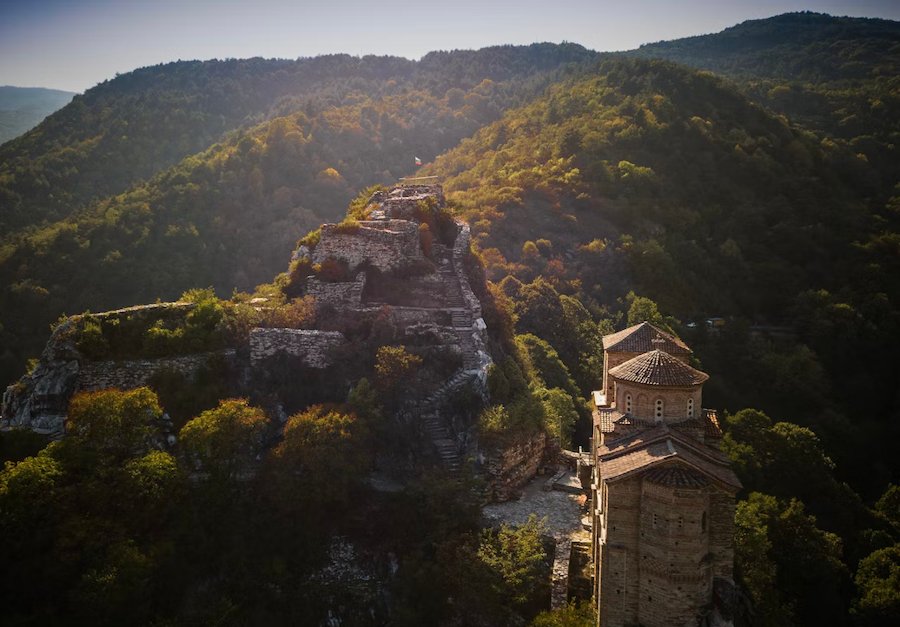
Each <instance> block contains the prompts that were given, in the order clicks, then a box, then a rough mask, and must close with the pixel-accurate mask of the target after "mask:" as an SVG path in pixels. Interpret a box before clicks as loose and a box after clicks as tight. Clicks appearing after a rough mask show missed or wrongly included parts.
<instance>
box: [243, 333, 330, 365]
mask: <svg viewBox="0 0 900 627" xmlns="http://www.w3.org/2000/svg"><path fill="white" fill-rule="evenodd" d="M345 341H346V338H344V335H343V334H342V333H339V332H337V331H308V330H305V329H262V328H257V329H252V330H251V331H250V365H251V366H256V365H257V364H259V362H261V361H262V360H264V359H266V358H268V357H272V356H274V355H276V354H277V353H286V354H288V355H291V356H293V357H300V358H302V360H303V363H304V364H305V365H307V366H309V367H311V368H327V367H328V366H329V365H331V353H332V350H333V349H335V348H337V347H338V346H341V345H342V344H344V342H345Z"/></svg>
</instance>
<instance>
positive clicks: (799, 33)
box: [627, 12, 900, 201]
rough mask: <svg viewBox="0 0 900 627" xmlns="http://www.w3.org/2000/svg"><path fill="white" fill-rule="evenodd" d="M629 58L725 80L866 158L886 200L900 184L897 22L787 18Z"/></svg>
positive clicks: (643, 50) (650, 48)
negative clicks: (661, 62)
mask: <svg viewBox="0 0 900 627" xmlns="http://www.w3.org/2000/svg"><path fill="white" fill-rule="evenodd" d="M627 54H629V55H633V56H638V57H643V58H653V59H667V60H669V61H675V62H677V63H681V64H684V65H688V66H691V67H694V68H697V69H702V70H709V71H712V72H715V73H717V74H720V75H722V76H726V77H728V78H729V79H731V80H733V81H735V83H736V84H737V85H738V86H739V87H740V88H741V90H742V91H743V92H744V93H745V94H746V95H747V96H749V97H750V98H751V99H753V100H754V101H756V102H758V103H759V104H761V105H763V106H765V107H766V108H768V109H770V110H772V111H774V112H776V113H780V114H782V115H785V116H787V117H788V118H790V120H791V121H792V122H793V123H795V124H798V125H800V126H803V127H805V128H807V129H808V130H811V131H813V132H815V133H816V134H817V135H818V136H819V138H820V139H821V140H826V141H827V142H832V141H834V142H837V143H838V144H842V145H844V146H846V147H849V148H850V149H852V150H853V152H855V153H858V154H862V155H864V156H865V158H866V159H867V160H868V162H869V163H870V164H871V166H873V167H872V168H871V170H870V176H871V177H872V179H873V181H874V182H877V183H878V184H879V186H880V187H881V200H882V201H885V200H886V199H887V197H888V196H889V195H890V194H891V193H892V188H893V186H894V185H895V184H896V182H897V181H898V180H900V22H895V21H891V20H882V19H871V18H851V17H832V16H830V15H824V14H821V13H809V12H804V13H786V14H784V15H778V16H775V17H771V18H768V19H764V20H751V21H747V22H743V23H741V24H738V25H736V26H733V27H731V28H726V29H725V30H723V31H722V32H720V33H715V34H713V35H702V36H698V37H687V38H685V39H677V40H674V41H662V42H659V43H654V44H647V45H644V46H641V47H640V48H638V49H637V50H634V51H632V52H629V53H627Z"/></svg>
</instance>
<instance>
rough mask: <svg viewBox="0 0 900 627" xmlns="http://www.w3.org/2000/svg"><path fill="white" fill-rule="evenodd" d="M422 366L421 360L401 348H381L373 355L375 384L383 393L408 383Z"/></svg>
mask: <svg viewBox="0 0 900 627" xmlns="http://www.w3.org/2000/svg"><path fill="white" fill-rule="evenodd" d="M421 365H422V358H421V357H419V356H418V355H413V354H411V353H409V352H407V350H406V349H405V348H404V347H402V346H382V347H381V348H379V349H378V353H377V354H376V355H375V382H376V384H377V385H378V387H379V389H381V390H383V391H385V392H391V391H393V390H394V389H395V388H396V387H397V386H399V385H400V384H401V383H403V382H404V381H406V382H408V381H409V380H410V378H411V377H412V375H413V374H414V373H415V371H416V370H418V369H419V367H420V366H421Z"/></svg>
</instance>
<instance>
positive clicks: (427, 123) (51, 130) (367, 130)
mask: <svg viewBox="0 0 900 627" xmlns="http://www.w3.org/2000/svg"><path fill="white" fill-rule="evenodd" d="M592 56H594V53H591V52H589V51H586V50H585V49H584V48H581V47H580V46H575V45H568V44H564V45H561V46H556V45H549V44H546V45H545V44H535V45H533V46H527V47H518V48H516V47H512V46H501V47H497V48H487V49H484V50H481V51H478V52H453V53H432V54H429V55H426V56H425V57H424V58H423V59H422V60H421V61H420V62H418V63H413V62H410V61H407V60H405V59H396V58H376V57H364V58H362V59H358V58H353V57H349V56H346V55H343V56H334V57H318V58H315V59H308V60H300V61H297V62H287V61H264V60H262V59H251V60H247V61H224V62H207V63H199V62H193V63H187V62H184V63H176V64H170V65H166V66H158V67H154V68H145V69H142V70H137V71H136V72H133V73H131V74H127V75H123V76H119V77H117V78H116V79H114V80H112V81H110V82H108V83H104V84H102V85H100V86H98V87H96V88H95V89H93V90H89V91H88V92H87V93H86V94H85V95H84V96H82V97H79V98H76V100H75V101H74V102H73V103H72V104H70V105H69V106H67V107H65V108H64V109H63V110H62V111H59V112H58V113H57V114H55V115H54V116H51V117H50V118H49V119H48V120H47V121H45V122H44V123H43V124H41V125H40V126H39V127H38V128H37V129H35V130H34V131H32V132H30V133H28V134H26V135H25V136H23V137H21V138H19V139H18V140H16V141H14V142H10V143H9V144H7V145H5V146H3V148H2V149H0V208H2V210H0V223H2V224H4V225H6V226H7V227H8V229H9V230H7V231H6V235H5V236H4V237H3V238H2V240H0V277H2V278H0V283H2V285H3V286H4V288H3V290H2V293H0V325H2V326H0V346H2V347H3V350H2V351H0V380H3V381H10V380H11V379H12V378H14V377H15V376H18V374H19V373H20V372H21V370H22V368H23V365H24V360H25V358H26V357H28V356H33V355H35V354H36V353H37V352H38V351H39V350H40V347H41V345H42V344H43V342H44V340H45V338H46V333H47V328H48V326H47V325H48V324H49V323H51V322H52V321H54V320H55V319H56V318H57V317H58V316H59V315H60V314H62V313H64V312H74V311H82V310H84V309H87V308H91V309H94V310H97V309H104V308H110V307H116V306H123V305H129V304H136V303H140V302H144V301H148V300H149V301H152V300H155V299H157V298H174V297H176V296H177V295H178V294H180V293H181V292H182V291H184V290H185V289H188V288H190V287H192V286H196V285H212V286H214V287H215V288H216V289H218V290H219V291H220V292H221V293H224V294H228V293H231V291H232V290H233V289H234V288H238V289H250V288H252V287H253V286H254V285H256V284H257V283H260V282H263V281H266V280H268V279H270V278H271V277H272V276H273V275H274V274H275V273H277V272H278V271H280V270H281V269H282V268H283V266H284V263H285V260H286V259H287V258H288V256H289V255H290V251H291V249H292V246H293V242H294V241H296V239H297V238H298V237H299V236H300V235H302V234H304V233H306V232H307V231H308V230H309V229H311V228H314V227H316V226H318V225H319V224H320V223H321V222H323V221H325V220H327V219H334V218H336V217H337V216H339V215H340V214H341V213H342V212H343V209H344V207H345V206H346V203H347V202H348V201H349V200H350V198H352V197H353V196H354V195H355V194H356V193H357V191H358V190H359V189H361V188H364V187H367V186H369V185H372V184H375V183H389V182H393V181H395V180H396V179H397V177H399V176H402V175H404V174H408V173H410V172H412V171H413V170H414V163H413V160H414V157H416V156H418V157H420V158H423V159H431V158H432V157H433V156H434V155H436V154H439V153H441V152H443V151H445V150H447V149H448V148H451V147H452V146H454V145H456V144H457V143H458V142H459V141H460V140H461V139H462V138H463V137H466V136H468V135H470V134H472V133H473V132H474V131H475V130H477V129H478V128H479V127H480V126H482V125H483V124H485V123H487V122H490V121H492V120H494V119H496V118H497V117H498V116H499V115H500V113H501V111H502V110H503V109H505V108H506V107H508V106H511V105H514V104H518V103H521V102H523V101H526V100H528V99H530V98H531V97H533V95H534V94H535V93H537V92H539V91H540V90H541V89H542V88H543V86H545V85H546V84H547V83H548V82H550V81H551V80H553V78H554V76H555V75H556V73H557V72H561V71H565V68H566V67H567V66H568V65H569V64H571V63H575V62H578V61H582V60H584V59H585V58H590V57H592ZM254 119H269V121H264V122H260V123H257V124H255V125H250V126H245V127H242V128H240V129H237V130H232V129H235V128H236V127H238V126H240V125H241V124H248V123H249V122H250V121H252V120H254ZM229 131H230V132H229ZM223 134H225V136H223ZM219 139H221V141H220V142H217V143H214V142H216V140H219ZM197 151H200V152H197ZM192 153H196V154H192ZM188 154H190V155H191V156H189V157H186V158H184V157H185V155H188ZM182 158H183V159H182ZM176 161H178V163H176V164H175V165H171V164H173V163H175V162H176ZM145 177H147V178H148V180H147V181H141V180H140V179H142V178H145ZM10 227H19V228H18V229H16V228H10Z"/></svg>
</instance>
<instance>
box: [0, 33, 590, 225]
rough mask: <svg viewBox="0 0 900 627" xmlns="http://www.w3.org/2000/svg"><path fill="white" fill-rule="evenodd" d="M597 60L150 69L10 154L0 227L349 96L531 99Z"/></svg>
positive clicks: (524, 57) (469, 59)
mask: <svg viewBox="0 0 900 627" xmlns="http://www.w3.org/2000/svg"><path fill="white" fill-rule="evenodd" d="M593 55H594V53H592V52H589V51H587V50H585V49H584V48H582V47H580V46H576V45H562V46H555V45H539V44H535V45H532V46H527V47H518V48H514V47H511V46H508V47H496V48H487V49H484V50H481V51H478V52H474V53H473V52H462V53H432V54H430V55H427V56H426V57H425V58H423V59H422V61H420V62H418V63H416V62H413V61H409V60H407V59H402V58H397V57H375V56H367V57H362V58H358V57H351V56H349V55H329V56H322V57H315V58H309V59H298V60H297V61H289V60H276V59H272V60H270V59H260V58H256V59H243V60H239V59H230V60H226V61H204V62H201V61H179V62H176V63H169V64H165V65H158V66H153V67H147V68H141V69H138V70H135V71H133V72H129V73H128V74H123V75H120V76H117V77H116V78H114V79H112V80H109V81H106V82H104V83H101V84H100V85H98V86H96V87H94V88H93V89H90V90H88V91H87V92H85V93H84V94H83V95H80V96H78V97H76V98H75V99H74V100H73V101H72V103H70V104H69V105H68V106H66V107H64V108H63V109H62V110H60V111H58V112H57V113H56V114H54V115H52V116H51V117H50V118H49V119H47V120H46V121H45V122H44V123H42V124H41V125H40V126H39V127H38V128H36V129H34V130H33V131H31V132H29V133H27V134H26V135H24V136H23V137H20V138H18V139H16V140H15V141H13V142H9V143H8V144H6V145H4V146H3V147H2V148H0V206H2V208H3V211H2V212H0V227H6V228H10V227H14V228H18V227H22V226H27V225H33V224H39V223H40V222H41V221H43V220H54V219H59V218H63V217H66V216H68V215H71V214H72V213H73V212H74V211H75V210H76V209H77V208H79V207H81V206H84V205H85V204H86V203H89V202H90V201H91V200H92V199H98V198H103V197H106V196H108V195H110V194H116V193H119V192H122V191H124V190H125V189H127V187H128V186H129V185H131V184H132V183H134V182H136V181H138V180H140V179H143V178H147V177H150V176H152V175H154V174H155V173H157V172H159V171H160V170H162V169H164V168H166V167H168V166H171V165H174V164H175V163H176V162H178V161H179V160H180V159H182V158H183V157H186V156H187V155H190V154H193V153H195V152H198V151H201V150H203V149H205V148H208V147H209V146H210V145H211V144H213V143H214V142H216V141H218V140H220V139H222V137H223V135H224V134H225V133H227V132H228V131H231V130H234V129H236V128H239V127H241V126H243V125H247V124H253V123H258V122H260V121H262V120H264V119H267V118H270V117H273V116H277V115H284V114H286V113H290V112H292V111H297V110H307V111H309V110H320V109H327V108H329V107H333V106H340V105H341V104H343V103H344V99H345V98H346V97H347V94H348V93H350V92H362V93H365V94H367V95H368V96H370V97H373V98H374V97H379V96H383V95H388V94H396V93H402V92H403V91H404V90H405V89H409V88H418V89H426V90H428V91H429V93H431V94H432V95H435V96H444V95H445V92H446V91H447V90H449V89H451V88H457V89H458V88H463V89H471V88H472V87H474V86H475V85H477V84H478V83H480V82H481V81H482V80H485V79H489V80H493V81H507V80H510V79H512V78H516V79H517V81H516V83H517V85H518V86H521V87H522V88H524V89H526V90H527V87H528V85H527V83H528V77H529V76H533V75H534V74H537V73H540V72H542V71H546V70H552V69H554V68H556V67H558V66H559V65H561V64H565V63H570V62H578V61H582V60H584V59H585V58H588V57H590V56H593ZM522 83H525V84H524V85H523V84H522ZM526 93H527V92H526ZM495 104H496V103H495Z"/></svg>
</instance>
